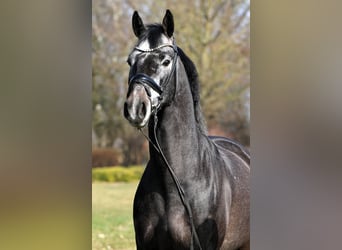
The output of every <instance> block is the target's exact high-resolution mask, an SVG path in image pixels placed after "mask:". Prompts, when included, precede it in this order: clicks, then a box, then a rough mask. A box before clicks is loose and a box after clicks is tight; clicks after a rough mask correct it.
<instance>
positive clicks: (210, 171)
mask: <svg viewBox="0 0 342 250" xmlns="http://www.w3.org/2000/svg"><path fill="white" fill-rule="evenodd" d="M132 25H133V31H134V33H135V35H136V36H137V37H138V39H139V40H138V43H137V44H136V47H135V48H134V49H133V50H132V52H131V53H130V55H129V57H128V60H127V62H128V64H129V66H130V72H129V89H128V93H127V100H126V102H125V106H124V115H125V117H126V118H127V119H128V121H129V122H130V123H131V124H132V125H133V126H135V127H137V128H139V129H141V128H142V127H144V126H145V125H146V124H148V131H149V132H148V133H149V138H148V139H149V140H150V144H149V145H150V147H149V150H150V160H149V162H148V164H147V167H146V170H145V172H144V174H143V177H142V178H141V181H140V183H139V186H138V189H137V192H136V194H135V199H134V212H133V217H134V227H135V234H136V245H137V249H138V250H141V249H163V250H165V249H177V250H181V249H203V250H204V249H227V250H229V249H249V175H250V168H249V164H250V157H249V154H248V153H247V152H246V151H245V150H244V149H243V147H242V146H240V145H239V144H238V143H236V142H234V141H232V140H230V139H227V138H223V137H210V136H208V135H207V130H206V126H205V123H204V119H203V117H202V112H201V109H200V100H199V80H198V74H197V70H196V68H195V65H194V64H193V62H192V61H191V60H190V59H189V58H188V57H187V56H186V55H185V53H184V52H183V51H182V50H181V49H180V48H179V47H177V46H176V44H175V41H174V38H173V31H174V23H173V16H172V14H171V12H170V11H169V10H167V11H166V14H165V16H164V19H163V22H162V24H149V25H146V26H145V25H144V24H143V22H142V20H141V18H140V17H139V15H138V13H137V12H134V14H133V18H132Z"/></svg>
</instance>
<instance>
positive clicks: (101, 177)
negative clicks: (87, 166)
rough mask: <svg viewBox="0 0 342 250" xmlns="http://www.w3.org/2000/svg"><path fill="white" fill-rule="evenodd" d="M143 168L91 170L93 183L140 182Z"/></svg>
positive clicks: (118, 167) (119, 167)
mask: <svg viewBox="0 0 342 250" xmlns="http://www.w3.org/2000/svg"><path fill="white" fill-rule="evenodd" d="M144 170H145V168H144V167H141V166H131V167H121V166H117V167H104V168H93V169H92V181H93V182H98V181H99V182H133V181H138V180H140V178H141V176H142V174H143V172H144Z"/></svg>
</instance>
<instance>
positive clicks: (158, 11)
mask: <svg viewBox="0 0 342 250" xmlns="http://www.w3.org/2000/svg"><path fill="white" fill-rule="evenodd" d="M92 6H93V7H92V8H93V11H92V15H93V16H92V21H93V27H92V43H93V50H92V54H93V56H92V60H93V62H92V63H93V98H92V101H93V137H94V138H96V139H94V140H93V146H94V148H97V147H114V148H116V150H120V151H121V153H122V154H123V155H124V156H123V157H122V158H123V159H124V163H125V164H132V163H141V162H137V161H144V160H145V158H144V157H142V156H139V154H143V155H147V152H146V151H147V147H143V145H144V142H145V139H144V137H142V136H141V135H140V134H138V133H137V131H136V130H135V129H134V128H132V127H131V126H130V125H129V124H128V122H127V121H126V120H125V119H124V118H123V115H122V109H123V103H124V100H125V97H126V91H127V76H128V70H129V68H128V66H127V64H126V59H127V56H128V53H129V52H130V50H131V49H132V47H133V46H134V43H135V42H136V38H135V36H134V35H133V32H132V29H131V17H132V13H133V11H134V10H138V11H139V13H140V15H141V16H142V17H143V20H144V21H145V23H150V22H156V21H161V20H162V18H163V15H164V14H165V9H167V8H168V9H170V10H171V11H172V13H173V15H174V18H175V39H176V42H177V45H179V47H181V48H182V49H183V50H184V51H185V53H187V54H188V56H189V57H190V58H191V59H192V60H193V61H194V63H195V65H196V66H197V69H198V72H199V77H200V80H201V103H202V108H203V112H204V115H205V117H206V120H207V124H208V128H209V131H216V132H219V133H221V134H222V135H226V136H229V137H231V138H235V139H237V140H238V141H240V142H242V143H243V144H245V145H247V146H248V145H249V113H248V112H249V84H250V78H249V63H250V61H249V1H246V0H231V1H228V0H221V1H219V0H217V1H215V0H212V1H204V0H189V1H185V2H184V1H179V0H168V1H152V0H145V1H140V2H137V1H130V0H122V1H118V0H107V1H102V0H93V5H92ZM246 107H247V108H246ZM142 149H143V150H142ZM130 152H136V153H135V154H133V155H135V156H132V155H130Z"/></svg>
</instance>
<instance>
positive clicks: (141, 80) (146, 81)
mask: <svg viewBox="0 0 342 250" xmlns="http://www.w3.org/2000/svg"><path fill="white" fill-rule="evenodd" d="M164 47H171V48H172V49H173V50H174V52H175V54H174V60H173V64H172V68H171V71H170V74H169V75H168V77H167V78H166V81H165V83H164V84H163V86H160V85H158V84H157V83H156V82H155V81H154V80H153V79H152V78H151V77H149V76H148V75H146V74H144V73H137V74H135V75H133V76H132V77H131V78H130V79H129V91H130V90H131V88H132V87H133V85H134V84H141V85H142V86H143V87H144V88H145V90H146V93H147V94H148V96H149V97H150V98H151V93H150V91H149V89H148V87H150V88H152V89H153V90H154V91H156V92H157V93H158V94H159V97H158V103H157V104H156V105H152V100H150V102H151V105H152V114H153V115H154V129H153V135H154V139H155V143H153V141H152V140H151V139H150V138H149V137H148V136H147V135H146V134H145V133H144V132H143V131H142V130H141V128H139V130H140V132H141V133H142V134H143V135H144V136H145V138H146V139H147V140H148V141H149V142H150V143H151V144H152V145H153V147H154V149H155V150H156V151H157V152H158V153H159V154H160V156H161V157H162V159H163V161H164V162H165V164H166V166H167V169H168V171H169V173H170V175H171V177H172V179H173V181H174V183H175V185H176V187H177V191H178V194H179V197H180V199H181V201H182V204H183V206H184V208H185V210H186V212H187V214H188V216H189V221H190V227H191V242H190V250H194V239H195V241H196V244H197V245H198V247H199V249H200V250H202V247H201V243H200V241H199V238H198V235H197V232H196V228H195V223H194V219H193V216H192V210H191V207H190V203H189V200H188V199H187V197H186V194H185V192H184V189H183V187H182V185H181V184H180V182H179V180H178V177H177V176H176V174H175V172H174V170H173V168H172V167H171V165H170V164H169V162H168V161H167V159H166V157H165V155H164V153H163V151H162V149H161V147H160V145H159V141H158V138H157V124H158V116H157V113H158V111H159V109H160V104H161V101H162V99H163V95H162V94H163V90H164V89H163V87H165V86H167V85H168V84H169V82H170V80H171V77H172V75H173V74H174V72H175V69H176V65H177V59H178V50H177V46H176V44H175V43H174V42H173V43H172V44H162V45H159V46H158V47H156V48H153V49H142V48H139V47H135V48H134V49H135V50H138V51H140V52H143V53H150V52H154V51H156V50H159V49H161V48H164ZM176 82H177V80H176Z"/></svg>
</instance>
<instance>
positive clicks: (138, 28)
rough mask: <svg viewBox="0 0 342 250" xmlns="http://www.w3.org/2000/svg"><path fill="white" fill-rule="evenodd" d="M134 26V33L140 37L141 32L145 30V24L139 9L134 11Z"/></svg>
mask: <svg viewBox="0 0 342 250" xmlns="http://www.w3.org/2000/svg"><path fill="white" fill-rule="evenodd" d="M132 28H133V31H134V34H135V35H136V36H137V37H138V38H139V37H140V35H141V33H143V32H144V31H145V25H144V23H143V21H142V20H141V18H140V16H139V14H138V11H134V13H133V16H132Z"/></svg>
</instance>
